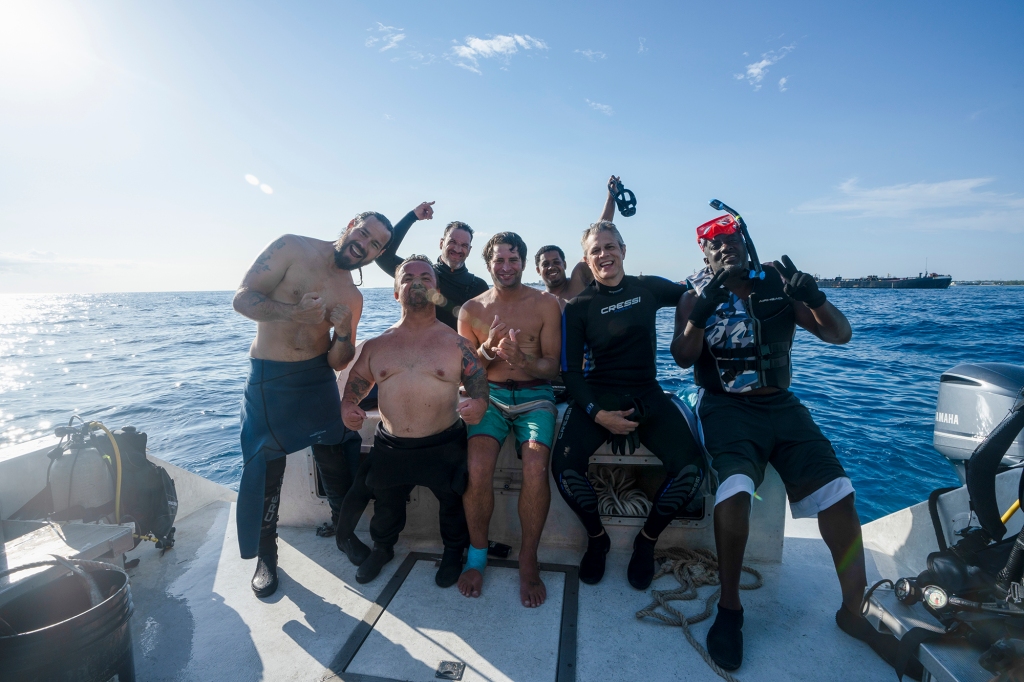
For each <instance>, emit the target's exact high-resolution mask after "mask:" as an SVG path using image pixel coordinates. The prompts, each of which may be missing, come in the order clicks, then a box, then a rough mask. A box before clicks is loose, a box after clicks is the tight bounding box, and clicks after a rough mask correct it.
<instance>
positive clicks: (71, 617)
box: [0, 561, 135, 682]
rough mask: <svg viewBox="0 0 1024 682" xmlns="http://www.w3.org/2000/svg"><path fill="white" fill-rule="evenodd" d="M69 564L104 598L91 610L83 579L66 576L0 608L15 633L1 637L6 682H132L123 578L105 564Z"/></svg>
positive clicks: (0, 671) (0, 672)
mask: <svg viewBox="0 0 1024 682" xmlns="http://www.w3.org/2000/svg"><path fill="white" fill-rule="evenodd" d="M72 563H76V564H78V565H79V566H82V568H83V569H84V570H86V571H87V572H88V573H89V575H90V576H91V577H92V578H93V580H94V581H95V582H96V586H97V587H98V588H99V592H100V595H101V596H102V597H105V599H103V601H102V602H100V603H99V604H97V605H96V606H92V607H90V602H89V591H88V590H87V589H86V586H85V584H84V581H83V580H82V578H81V577H79V576H76V575H72V574H67V575H64V576H61V577H60V578H57V579H56V580H52V581H50V582H48V583H45V584H44V585H41V586H39V587H37V588H35V589H33V590H32V591H30V592H27V593H26V594H23V595H21V596H19V597H18V598H16V599H14V600H13V601H11V602H9V603H7V604H4V605H3V606H0V618H3V620H4V621H6V623H7V624H8V625H10V626H11V627H12V628H13V629H14V631H15V632H17V633H18V634H14V635H10V636H6V637H5V636H0V678H2V679H3V680H4V681H5V682H6V681H7V680H10V681H12V682H22V681H23V680H24V681H26V682H27V681H28V680H33V681H35V680H58V681H62V682H63V681H67V682H71V681H72V680H74V681H75V682H78V681H81V682H106V681H107V680H109V679H110V678H111V677H113V676H114V675H118V680H119V682H133V681H134V680H135V661H134V658H133V653H132V633H131V629H130V623H129V621H130V619H131V617H132V612H133V610H134V609H133V606H132V593H131V588H130V587H129V584H128V575H127V574H126V573H125V572H124V571H122V570H120V569H119V568H117V567H115V566H111V565H109V564H98V563H96V562H77V561H73V562H72ZM99 566H102V568H97V567H99Z"/></svg>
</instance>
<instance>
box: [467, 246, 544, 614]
mask: <svg viewBox="0 0 1024 682" xmlns="http://www.w3.org/2000/svg"><path fill="white" fill-rule="evenodd" d="M527 257H528V256H527V255H526V244H524V243H523V240H522V239H521V238H520V237H519V235H517V234H515V233H513V232H500V233H498V234H496V235H494V236H493V237H491V239H490V240H489V241H488V242H487V245H486V246H485V247H484V260H485V261H486V262H487V270H488V271H489V272H490V273H491V279H492V280H493V281H494V288H493V289H490V290H489V291H487V292H485V293H483V294H481V295H479V296H477V297H476V298H474V299H472V300H470V301H467V302H466V304H465V305H464V306H462V310H461V312H460V314H459V334H461V335H462V336H464V337H466V338H467V339H470V340H471V341H472V342H473V344H474V345H479V350H478V353H479V354H480V356H481V361H482V362H483V363H484V365H485V366H486V367H487V380H488V382H490V387H491V395H490V405H488V407H487V414H485V415H484V418H483V419H482V420H481V421H480V423H479V424H477V425H475V426H471V427H470V428H469V487H468V488H467V490H466V494H465V496H464V497H463V501H464V502H465V505H466V519H467V520H468V522H469V536H470V541H471V545H470V547H469V557H468V560H467V562H466V570H465V572H464V573H463V574H462V576H461V577H460V578H459V591H460V592H461V593H462V594H464V595H465V596H467V597H479V596H480V590H481V588H482V587H483V570H484V566H485V565H486V563H487V528H488V526H489V525H490V522H491V514H492V513H493V511H494V488H493V483H492V480H493V478H494V467H495V464H496V462H497V458H498V451H499V450H500V449H501V445H502V443H504V442H505V438H506V437H507V436H508V433H509V431H512V432H514V433H515V438H516V446H517V448H518V450H519V453H520V457H521V458H522V460H523V487H522V490H521V491H520V493H519V520H520V522H521V524H522V528H523V544H522V547H521V549H520V551H519V596H520V599H521V601H522V602H523V606H526V607H535V606H540V605H541V604H543V603H544V600H545V599H546V598H547V590H546V589H545V587H544V583H543V582H542V581H541V579H540V569H539V568H538V566H537V545H538V544H539V543H540V534H541V531H542V530H543V529H544V521H545V520H546V519H547V515H548V507H549V506H550V505H551V490H550V488H549V485H548V480H547V472H548V455H549V454H550V452H551V443H552V441H553V440H554V432H555V416H556V415H557V409H556V408H555V404H554V393H553V392H552V389H551V379H553V378H554V377H556V376H557V375H558V369H559V366H558V356H559V352H560V351H561V337H562V323H561V315H560V312H561V311H560V309H559V306H558V303H557V299H555V298H554V297H553V296H550V295H549V294H545V293H543V292H540V291H537V290H535V289H531V288H529V287H527V286H524V285H523V264H524V261H525V259H526V258H527Z"/></svg>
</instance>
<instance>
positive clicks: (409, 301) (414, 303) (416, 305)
mask: <svg viewBox="0 0 1024 682" xmlns="http://www.w3.org/2000/svg"><path fill="white" fill-rule="evenodd" d="M402 303H403V304H404V305H405V307H406V308H409V309H410V310H420V309H421V308H426V307H427V306H428V305H433V304H434V303H433V301H431V300H430V294H429V293H428V292H427V290H426V289H419V288H416V289H412V290H410V291H409V293H408V294H406V296H405V300H404V301H403V302H402Z"/></svg>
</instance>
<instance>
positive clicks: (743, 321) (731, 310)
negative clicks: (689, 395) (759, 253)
mask: <svg viewBox="0 0 1024 682" xmlns="http://www.w3.org/2000/svg"><path fill="white" fill-rule="evenodd" d="M764 274H765V278H764V279H763V280H762V279H755V280H752V281H753V286H754V289H753V292H752V293H751V294H750V298H749V299H747V300H743V299H741V298H739V297H738V296H736V294H734V293H732V292H729V301H728V302H727V303H722V304H720V305H719V306H718V308H716V309H715V312H714V314H713V315H712V316H711V317H710V318H708V324H707V326H706V327H705V329H704V346H703V348H702V349H701V352H700V357H699V358H698V359H697V362H696V363H695V364H694V366H693V376H694V381H696V383H697V385H698V386H700V387H702V388H705V389H707V390H709V391H711V392H713V393H746V392H747V391H752V390H754V389H755V388H764V387H768V386H772V387H775V388H788V387H789V383H790V378H791V376H792V372H791V369H790V356H791V351H792V348H793V336H794V334H795V333H796V316H795V314H794V313H793V305H792V301H791V299H790V298H789V296H788V295H786V292H785V291H784V290H783V287H784V285H785V283H784V282H783V281H782V276H781V275H779V273H778V271H777V270H775V268H773V267H772V266H770V265H766V266H764ZM712 276H713V273H712V272H711V268H709V267H706V268H704V269H703V270H701V271H700V272H698V273H697V274H696V275H693V276H692V277H689V278H687V281H688V282H689V283H690V284H691V286H693V288H694V290H696V292H697V293H698V294H700V293H701V292H702V291H703V290H704V287H706V286H707V285H708V283H709V282H710V281H711V278H712Z"/></svg>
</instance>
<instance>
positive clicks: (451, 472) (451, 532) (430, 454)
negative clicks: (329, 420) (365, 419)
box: [337, 419, 469, 549]
mask: <svg viewBox="0 0 1024 682" xmlns="http://www.w3.org/2000/svg"><path fill="white" fill-rule="evenodd" d="M466 466H467V465H466V427H465V425H464V424H463V423H462V420H461V419H460V420H459V421H458V422H456V423H455V424H454V425H453V426H452V427H450V428H449V429H447V430H445V431H442V432H441V433H438V434H435V435H433V436H428V437H426V438H397V437H395V436H392V435H391V434H390V433H388V432H387V431H386V430H385V429H384V425H383V423H381V424H380V425H378V427H377V432H376V433H375V434H374V444H373V449H372V450H370V456H369V458H367V460H366V461H365V462H363V464H362V465H361V466H360V467H359V471H358V472H357V473H356V476H355V480H354V481H353V483H352V487H351V488H350V489H349V491H348V494H347V495H346V496H345V500H344V502H343V503H342V507H341V514H340V516H339V519H338V525H337V533H338V535H339V536H341V537H346V536H347V535H349V534H350V533H351V532H352V531H353V530H355V527H356V524H358V523H359V517H360V516H362V514H363V511H364V510H365V509H366V505H367V504H369V502H370V499H371V498H373V499H375V502H374V504H373V518H371V519H370V537H371V538H372V539H373V542H374V543H375V544H378V545H386V546H391V545H394V544H395V543H396V542H398V536H399V534H400V533H401V532H402V530H403V529H404V528H405V521H406V513H405V510H406V503H407V501H408V499H409V493H411V492H412V489H413V488H414V487H416V486H417V485H420V486H423V487H426V488H429V489H430V492H432V493H433V494H434V497H436V498H437V501H438V504H439V505H440V509H439V511H438V521H439V524H440V526H441V541H442V542H443V543H444V546H445V547H446V548H451V549H463V548H465V547H467V546H468V545H469V527H468V526H467V525H466V512H465V510H464V509H463V506H462V493H464V492H465V491H466V479H467V469H466Z"/></svg>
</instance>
